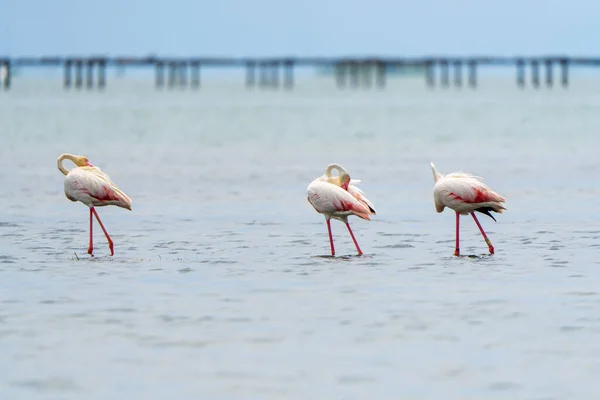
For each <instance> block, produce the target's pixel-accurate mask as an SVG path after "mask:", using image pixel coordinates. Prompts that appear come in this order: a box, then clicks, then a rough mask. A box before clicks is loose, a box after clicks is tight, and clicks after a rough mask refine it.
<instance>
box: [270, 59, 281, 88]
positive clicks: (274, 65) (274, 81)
mask: <svg viewBox="0 0 600 400" xmlns="http://www.w3.org/2000/svg"><path fill="white" fill-rule="evenodd" d="M270 66H271V67H270V73H271V74H270V78H269V86H270V87H272V88H275V89H276V88H278V87H279V67H280V66H279V62H278V61H272V62H271V63H270Z"/></svg>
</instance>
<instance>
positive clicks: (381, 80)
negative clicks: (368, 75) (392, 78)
mask: <svg viewBox="0 0 600 400" xmlns="http://www.w3.org/2000/svg"><path fill="white" fill-rule="evenodd" d="M375 83H376V85H377V87H378V88H380V89H383V88H384V87H385V84H386V65H385V63H384V62H383V61H377V62H376V64H375Z"/></svg>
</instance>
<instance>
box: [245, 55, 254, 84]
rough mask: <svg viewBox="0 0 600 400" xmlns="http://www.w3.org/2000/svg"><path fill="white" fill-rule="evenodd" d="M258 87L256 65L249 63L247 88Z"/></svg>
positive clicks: (247, 66)
mask: <svg viewBox="0 0 600 400" xmlns="http://www.w3.org/2000/svg"><path fill="white" fill-rule="evenodd" d="M255 86H256V63H255V62H254V61H248V62H247V63H246V88H248V89H252V88H254V87H255Z"/></svg>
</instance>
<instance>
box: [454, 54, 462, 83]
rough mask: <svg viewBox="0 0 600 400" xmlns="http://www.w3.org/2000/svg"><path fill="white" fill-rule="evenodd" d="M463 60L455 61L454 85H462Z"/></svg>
mask: <svg viewBox="0 0 600 400" xmlns="http://www.w3.org/2000/svg"><path fill="white" fill-rule="evenodd" d="M462 84H463V82H462V61H460V60H455V61H454V86H456V87H459V88H460V87H462Z"/></svg>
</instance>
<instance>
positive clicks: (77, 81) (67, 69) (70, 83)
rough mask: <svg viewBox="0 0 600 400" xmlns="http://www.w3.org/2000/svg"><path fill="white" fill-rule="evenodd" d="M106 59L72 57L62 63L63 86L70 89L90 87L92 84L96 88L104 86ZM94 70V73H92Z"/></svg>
mask: <svg viewBox="0 0 600 400" xmlns="http://www.w3.org/2000/svg"><path fill="white" fill-rule="evenodd" d="M106 64H107V62H106V60H105V59H94V58H90V59H86V60H84V59H72V60H66V61H65V64H64V82H63V84H64V87H65V89H70V88H72V87H74V88H75V89H82V88H83V87H84V81H85V88H86V89H92V88H94V84H95V86H96V87H97V88H98V89H104V87H105V86H106ZM94 72H96V73H94Z"/></svg>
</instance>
